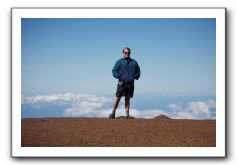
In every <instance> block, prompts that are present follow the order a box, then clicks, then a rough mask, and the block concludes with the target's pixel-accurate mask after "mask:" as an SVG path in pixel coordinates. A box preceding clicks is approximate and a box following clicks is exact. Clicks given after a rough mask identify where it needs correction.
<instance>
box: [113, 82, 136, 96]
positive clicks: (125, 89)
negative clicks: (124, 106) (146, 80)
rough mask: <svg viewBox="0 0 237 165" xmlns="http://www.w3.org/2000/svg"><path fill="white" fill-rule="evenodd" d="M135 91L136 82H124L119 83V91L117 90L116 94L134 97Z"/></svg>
mask: <svg viewBox="0 0 237 165" xmlns="http://www.w3.org/2000/svg"><path fill="white" fill-rule="evenodd" d="M133 92H134V84H126V83H124V84H123V85H119V84H118V85H117V91H116V96H117V97H118V96H129V97H131V98H132V97H133Z"/></svg>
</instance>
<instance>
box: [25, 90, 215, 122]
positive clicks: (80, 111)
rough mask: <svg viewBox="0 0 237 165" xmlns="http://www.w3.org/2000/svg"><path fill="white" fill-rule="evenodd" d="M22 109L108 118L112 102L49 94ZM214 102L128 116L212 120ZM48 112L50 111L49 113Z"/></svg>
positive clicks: (134, 112) (30, 98) (121, 111)
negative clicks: (57, 107) (45, 108)
mask: <svg viewBox="0 0 237 165" xmlns="http://www.w3.org/2000/svg"><path fill="white" fill-rule="evenodd" d="M22 105H27V106H29V107H30V108H31V109H32V111H34V110H40V109H41V108H42V106H47V105H63V106H64V107H65V108H64V111H63V114H62V116H64V117H108V115H109V114H110V113H111V111H112V106H113V100H112V99H111V98H107V97H104V96H97V95H92V94H73V93H65V94H50V95H36V96H23V95H22ZM215 108H216V102H215V101H214V100H207V101H195V102H188V103H186V104H184V105H181V104H177V103H172V104H169V105H167V108H166V109H160V108H155V109H138V108H133V107H132V108H131V109H130V114H131V115H133V116H135V117H136V118H153V117H155V116H158V115H160V114H163V115H166V116H169V117H171V118H176V119H181V118H182V119H215ZM49 111H50V109H49ZM122 115H125V110H124V102H123V101H122V102H121V103H120V106H119V107H118V109H117V111H116V116H122Z"/></svg>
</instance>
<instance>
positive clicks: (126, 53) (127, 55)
mask: <svg viewBox="0 0 237 165" xmlns="http://www.w3.org/2000/svg"><path fill="white" fill-rule="evenodd" d="M123 56H124V58H129V57H130V51H129V50H128V49H124V51H123Z"/></svg>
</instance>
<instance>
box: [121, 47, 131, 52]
mask: <svg viewBox="0 0 237 165" xmlns="http://www.w3.org/2000/svg"><path fill="white" fill-rule="evenodd" d="M125 49H127V50H128V51H129V53H131V50H130V48H129V47H125V48H123V53H124V50H125Z"/></svg>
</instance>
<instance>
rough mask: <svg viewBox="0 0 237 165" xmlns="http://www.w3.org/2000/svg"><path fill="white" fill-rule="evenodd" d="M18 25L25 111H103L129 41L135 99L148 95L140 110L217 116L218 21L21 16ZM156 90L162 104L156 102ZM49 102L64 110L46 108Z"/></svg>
mask: <svg viewBox="0 0 237 165" xmlns="http://www.w3.org/2000/svg"><path fill="white" fill-rule="evenodd" d="M21 30H22V31H21V37H22V42H21V45H22V52H21V60H22V61H21V63H22V70H21V73H22V108H23V110H24V113H22V114H23V116H27V117H31V116H34V117H37V116H44V117H45V116H57V115H56V114H58V115H59V116H60V115H61V116H70V115H71V116H80V115H83V116H91V114H94V116H103V115H104V114H108V113H109V111H110V110H111V109H110V108H111V104H112V100H111V99H113V98H111V97H114V94H115V90H116V84H117V80H116V79H114V78H113V77H112V68H113V66H114V64H115V62H116V61H117V60H118V59H120V58H122V57H123V54H122V49H123V48H124V47H129V48H131V58H133V59H135V60H136V61H137V62H138V64H139V66H140V68H141V77H140V79H139V80H138V81H136V82H135V98H134V102H133V104H135V102H136V103H137V102H139V101H138V100H139V99H140V100H147V101H146V102H144V101H143V102H142V104H135V105H133V106H134V107H133V112H136V110H137V113H136V114H137V116H140V117H142V116H145V117H147V116H152V115H154V114H156V112H159V111H160V112H162V113H167V115H171V116H174V117H176V118H180V117H185V115H184V112H186V111H187V113H188V114H187V115H186V118H192V117H193V118H214V117H215V113H214V112H213V109H215V106H214V103H215V94H216V20H215V19H212V18H200V19H198V18H190V19H188V18H183V19H182V18H176V19H171V18H154V19H148V18H145V19H141V18H137V19H135V18H121V19H119V18H117V19H115V18H112V19H108V18H103V19H102V18H97V19H93V18H88V19H86V18H80V19H79V18H76V19H74V18H73V19H72V18H66V19H63V18H57V19H55V18H24V19H22V26H21ZM159 96H163V98H162V99H163V100H165V99H166V101H163V103H164V102H165V103H166V105H162V104H159V105H157V106H155V103H156V102H157V100H156V99H155V100H154V99H153V102H152V98H158V101H159V100H162V99H161V98H159ZM167 96H182V97H179V99H172V98H171V97H167ZM191 96H193V97H191ZM194 96H195V97H194ZM197 96H203V97H202V98H200V97H197ZM68 97H69V98H68ZM136 97H137V98H136ZM185 97H186V98H188V99H184V98H185ZM103 98H104V100H103ZM164 98H165V99H164ZM203 98H205V99H203ZM136 99H137V100H136ZM27 100H28V101H27ZM29 100H30V101H29ZM32 100H33V101H32ZM167 100H168V101H167ZM180 100H182V101H180ZM139 103H140V102H139ZM109 105H110V107H109ZM153 105H154V106H153ZM49 106H50V107H51V108H52V109H62V110H61V111H60V112H59V110H58V111H57V112H56V111H54V112H48V111H46V110H43V109H44V108H45V109H48V107H49ZM146 106H150V107H151V108H153V109H150V110H148V109H146V108H145V107H146ZM86 107H87V108H86ZM88 107H90V108H88ZM193 107H196V108H193ZM31 109H38V111H34V115H33V113H32V112H31ZM197 109H198V112H203V113H202V114H200V113H197ZM39 110H41V111H39ZM79 110H83V113H82V112H81V111H79ZM98 110H100V112H101V114H98V113H96V112H98ZM141 110H142V111H141ZM181 110H182V111H183V114H182V115H178V111H181ZM36 112H37V113H42V112H44V113H43V115H42V114H41V115H40V114H38V115H37V113H36ZM154 112H155V113H154ZM149 113H150V114H149ZM102 114H103V115H102ZM151 114H152V115H151ZM195 114H196V116H195ZM203 114H205V115H206V116H205V115H204V116H203ZM210 114H212V115H211V116H210ZM197 115H198V116H197ZM208 115H209V116H208Z"/></svg>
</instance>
